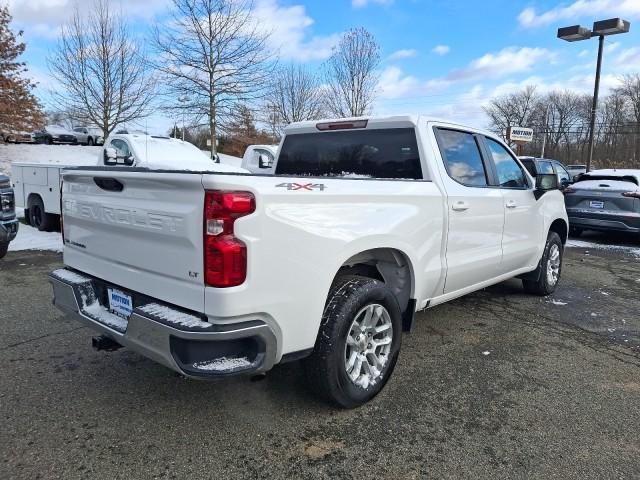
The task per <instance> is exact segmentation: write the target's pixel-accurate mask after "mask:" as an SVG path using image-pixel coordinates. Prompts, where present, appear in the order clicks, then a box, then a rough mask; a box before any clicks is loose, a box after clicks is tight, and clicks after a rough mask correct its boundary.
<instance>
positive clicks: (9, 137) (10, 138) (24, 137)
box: [3, 132, 35, 143]
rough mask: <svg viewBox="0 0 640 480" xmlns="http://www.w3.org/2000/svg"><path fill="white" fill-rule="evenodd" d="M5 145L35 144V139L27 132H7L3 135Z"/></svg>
mask: <svg viewBox="0 0 640 480" xmlns="http://www.w3.org/2000/svg"><path fill="white" fill-rule="evenodd" d="M3 138H4V141H5V142H7V143H35V138H34V136H33V134H32V133H29V132H8V133H4V134H3Z"/></svg>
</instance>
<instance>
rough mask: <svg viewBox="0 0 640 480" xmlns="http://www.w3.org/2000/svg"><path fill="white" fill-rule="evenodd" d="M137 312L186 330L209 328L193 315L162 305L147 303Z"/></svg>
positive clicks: (208, 325)
mask: <svg viewBox="0 0 640 480" xmlns="http://www.w3.org/2000/svg"><path fill="white" fill-rule="evenodd" d="M138 310H140V311H141V312H144V313H148V314H149V315H154V316H156V317H158V318H160V319H162V320H165V321H167V322H170V323H174V324H176V325H181V326H183V327H187V328H209V327H211V324H210V323H207V322H203V321H202V320H200V319H199V318H198V317H196V316H195V315H189V314H188V313H184V312H180V311H178V310H174V309H172V308H169V307H165V306H164V305H158V304H157V303H148V304H147V305H143V306H142V307H140V308H139V309H138Z"/></svg>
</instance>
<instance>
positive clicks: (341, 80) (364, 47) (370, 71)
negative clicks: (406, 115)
mask: <svg viewBox="0 0 640 480" xmlns="http://www.w3.org/2000/svg"><path fill="white" fill-rule="evenodd" d="M379 65H380V46H379V45H378V43H377V42H376V40H375V38H374V37H373V35H372V34H371V33H369V32H368V31H367V30H365V29H364V28H356V29H351V30H349V31H348V32H346V33H345V34H344V35H343V36H342V39H341V40H340V43H339V44H338V45H337V46H336V47H334V49H333V53H332V54H331V57H329V59H328V60H327V62H326V64H325V80H326V83H327V85H328V92H327V96H326V100H327V107H328V109H329V111H330V113H331V114H332V115H335V116H337V117H359V116H362V115H364V114H366V113H368V112H369V111H370V109H371V104H372V103H373V100H374V98H375V94H376V85H377V83H378V75H377V74H376V70H377V68H378V66H379Z"/></svg>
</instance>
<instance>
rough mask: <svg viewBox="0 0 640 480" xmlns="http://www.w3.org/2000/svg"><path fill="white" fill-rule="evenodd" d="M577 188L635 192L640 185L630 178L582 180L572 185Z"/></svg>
mask: <svg viewBox="0 0 640 480" xmlns="http://www.w3.org/2000/svg"><path fill="white" fill-rule="evenodd" d="M572 188H575V189H576V190H613V191H616V192H617V191H619V192H635V191H636V190H638V189H639V188H640V187H638V186H637V185H636V184H635V183H633V182H631V181H629V180H581V181H579V182H576V183H574V184H573V185H572Z"/></svg>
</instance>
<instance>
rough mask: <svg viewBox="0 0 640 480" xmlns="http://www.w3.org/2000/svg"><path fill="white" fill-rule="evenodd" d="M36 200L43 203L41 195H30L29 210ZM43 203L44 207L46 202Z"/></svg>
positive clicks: (28, 199) (28, 198) (28, 200)
mask: <svg viewBox="0 0 640 480" xmlns="http://www.w3.org/2000/svg"><path fill="white" fill-rule="evenodd" d="M36 199H39V200H40V201H41V202H42V197H41V196H40V195H38V194H37V193H30V194H29V196H28V197H27V208H31V205H33V203H34V202H35V201H36ZM42 203H43V205H44V202H42Z"/></svg>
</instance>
